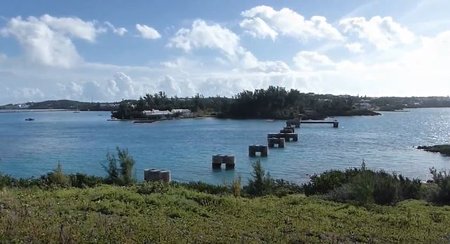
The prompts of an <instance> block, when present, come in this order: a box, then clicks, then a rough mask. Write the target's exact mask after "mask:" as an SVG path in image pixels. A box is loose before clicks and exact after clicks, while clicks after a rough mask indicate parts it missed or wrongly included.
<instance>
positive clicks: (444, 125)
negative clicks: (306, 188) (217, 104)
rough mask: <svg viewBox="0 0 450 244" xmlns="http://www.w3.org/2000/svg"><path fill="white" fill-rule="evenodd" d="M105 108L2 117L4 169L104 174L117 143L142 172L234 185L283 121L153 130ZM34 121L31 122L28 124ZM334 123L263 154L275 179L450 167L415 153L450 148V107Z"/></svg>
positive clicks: (210, 122)
mask: <svg viewBox="0 0 450 244" xmlns="http://www.w3.org/2000/svg"><path fill="white" fill-rule="evenodd" d="M109 116H110V113H107V112H81V113H73V112H68V111H63V112H23V113H0V172H1V173H3V174H9V175H12V176H15V177H37V176H40V175H42V174H45V173H47V172H49V171H51V170H52V169H54V168H55V167H56V165H57V163H58V162H59V163H61V164H62V166H63V169H64V171H65V172H82V173H87V174H94V175H105V172H104V169H103V168H102V163H103V164H104V163H106V154H107V153H108V152H110V153H114V152H115V150H116V147H120V148H127V149H128V150H129V152H130V154H131V155H132V156H133V157H134V159H135V160H136V167H135V168H136V172H135V176H136V177H137V178H138V179H142V178H143V170H144V169H145V168H159V169H167V170H170V171H171V172H172V178H173V179H174V180H177V181H205V182H208V183H215V184H222V183H229V182H231V180H232V179H233V178H234V177H237V176H241V177H242V178H243V179H248V177H250V174H251V170H252V168H251V164H252V162H254V161H255V160H257V159H258V158H249V157H248V146H249V145H251V144H266V143H267V141H266V140H267V139H266V138H267V134H268V133H275V132H278V130H280V129H281V128H282V127H283V126H284V121H270V120H229V119H215V118H199V119H183V120H171V121H160V122H156V123H151V124H133V123H131V122H118V121H114V122H112V121H107V119H108V118H109ZM29 117H32V118H34V119H35V120H34V121H25V118H29ZM333 119H337V120H339V122H340V124H339V126H340V127H339V128H338V129H334V128H332V125H302V127H301V128H300V129H297V130H296V133H299V141H298V142H291V143H287V144H286V147H285V148H284V149H272V150H270V151H269V156H268V157H267V158H261V159H260V160H261V162H262V164H263V166H264V168H265V169H266V170H267V171H269V172H270V174H271V176H272V177H274V178H282V179H286V180H290V181H294V182H298V183H300V182H305V181H307V180H308V175H311V174H314V173H320V172H323V171H325V170H328V169H345V168H349V167H359V166H360V165H361V163H362V161H363V160H364V161H365V163H366V165H367V166H368V167H369V168H372V169H384V170H386V171H388V172H396V173H400V174H403V175H405V176H408V177H416V178H420V179H422V180H425V179H429V178H430V175H429V168H430V167H436V168H438V169H450V157H444V156H441V155H440V154H437V153H430V152H424V151H421V150H417V149H415V148H416V147H417V146H419V145H433V144H440V143H450V109H448V108H431V109H411V110H409V111H408V112H384V113H383V114H382V115H381V116H374V117H336V118H333ZM214 154H233V155H235V156H236V168H235V170H231V171H226V170H221V171H213V170H212V169H211V157H212V155H214Z"/></svg>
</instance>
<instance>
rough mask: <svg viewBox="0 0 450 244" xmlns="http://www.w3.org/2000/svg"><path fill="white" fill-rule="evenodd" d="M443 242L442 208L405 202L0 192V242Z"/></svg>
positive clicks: (132, 190)
mask: <svg viewBox="0 0 450 244" xmlns="http://www.w3.org/2000/svg"><path fill="white" fill-rule="evenodd" d="M38 241H43V242H75V243H79V242H92V241H94V242H108V243H111V242H112V243H127V242H128V243H130V242H139V243H143V242H196V243H201V242H209V243H235V242H236V241H239V242H242V243H260V242H268V243H274V242H283V243H285V242H293V243H302V242H308V243H311V242H376V243H386V242H408V243H417V242H422V243H443V242H449V241H450V207H449V206H445V207H440V206H431V205H429V204H428V203H425V202H423V201H405V202H401V203H399V204H398V205H397V206H395V207H389V206H377V205H371V206H370V207H357V206H353V205H350V204H341V203H335V202H329V201H324V200H320V199H318V198H311V197H310V198H307V197H305V196H303V195H290V196H286V197H282V198H278V197H272V196H271V197H261V198H254V199H248V198H235V197H233V196H228V195H227V196H217V195H210V194H206V193H200V192H196V191H192V190H187V189H186V188H183V187H181V186H177V187H175V186H171V187H170V188H169V189H168V191H167V192H165V193H162V194H161V193H151V194H140V193H138V186H132V187H117V186H106V185H105V186H100V187H96V188H88V189H75V188H69V189H62V188H61V189H55V190H42V189H38V188H35V189H8V188H6V189H3V190H2V191H0V242H1V243H3V242H38Z"/></svg>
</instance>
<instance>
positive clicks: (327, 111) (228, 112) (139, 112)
mask: <svg viewBox="0 0 450 244" xmlns="http://www.w3.org/2000/svg"><path fill="white" fill-rule="evenodd" d="M376 108H377V107H375V106H372V105H371V104H370V103H368V100H367V99H364V98H361V97H355V96H348V95H339V96H336V95H329V94H328V95H320V94H314V93H302V92H300V91H298V90H295V89H290V90H287V89H286V88H284V87H274V86H270V87H268V88H267V89H257V90H254V91H242V92H240V93H238V94H236V95H235V96H233V97H232V98H229V97H219V96H217V97H204V96H202V95H199V94H197V95H196V96H194V97H191V98H178V97H168V96H167V95H166V94H165V93H164V92H159V93H155V94H153V95H151V94H146V95H145V96H144V97H140V98H139V99H138V100H124V101H122V102H121V103H120V104H119V106H117V107H116V108H115V109H114V111H113V112H112V114H111V116H112V117H113V118H115V119H120V120H148V119H156V120H160V119H173V118H180V117H185V118H186V117H187V118H192V117H203V116H212V117H217V118H227V119H283V120H284V119H292V118H297V117H298V116H300V115H301V117H302V119H303V120H322V119H325V118H327V117H335V116H367V115H370V116H372V115H380V114H379V113H377V112H375V111H374V110H376ZM174 111H175V112H174Z"/></svg>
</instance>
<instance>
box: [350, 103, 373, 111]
mask: <svg viewBox="0 0 450 244" xmlns="http://www.w3.org/2000/svg"><path fill="white" fill-rule="evenodd" d="M353 108H354V109H364V110H371V109H373V106H372V104H370V103H368V102H366V101H361V102H359V103H355V104H354V105H353Z"/></svg>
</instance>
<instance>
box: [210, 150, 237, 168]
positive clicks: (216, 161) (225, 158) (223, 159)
mask: <svg viewBox="0 0 450 244" xmlns="http://www.w3.org/2000/svg"><path fill="white" fill-rule="evenodd" d="M222 164H225V169H234V166H235V157H234V155H222V154H217V155H213V156H212V168H213V169H220V168H221V167H222Z"/></svg>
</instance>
